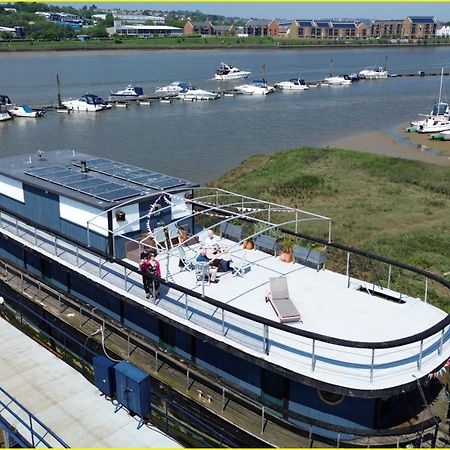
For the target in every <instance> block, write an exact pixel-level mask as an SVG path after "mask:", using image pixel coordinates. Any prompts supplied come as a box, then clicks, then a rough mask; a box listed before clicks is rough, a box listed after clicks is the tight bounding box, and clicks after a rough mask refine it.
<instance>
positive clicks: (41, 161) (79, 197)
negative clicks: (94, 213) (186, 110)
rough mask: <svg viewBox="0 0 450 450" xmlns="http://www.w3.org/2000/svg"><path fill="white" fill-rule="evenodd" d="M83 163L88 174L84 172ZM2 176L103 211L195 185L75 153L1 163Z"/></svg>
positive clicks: (61, 152) (40, 154) (43, 154)
mask: <svg viewBox="0 0 450 450" xmlns="http://www.w3.org/2000/svg"><path fill="white" fill-rule="evenodd" d="M82 162H83V164H84V163H85V166H86V170H84V171H83V170H82ZM0 175H3V176H5V177H9V178H13V179H15V180H18V181H20V182H22V183H24V184H27V185H30V186H33V187H36V188H40V189H44V190H45V191H48V192H52V193H55V194H58V195H63V196H66V197H69V198H72V199H74V200H76V201H79V202H82V203H85V204H87V205H89V206H94V207H96V208H100V209H105V210H106V209H109V208H111V207H112V206H115V205H117V204H120V203H122V202H124V201H131V203H133V201H132V199H135V200H136V202H138V201H139V199H140V198H142V197H143V196H146V195H149V194H152V193H155V194H157V193H158V192H161V191H164V192H170V191H179V190H183V189H190V188H192V187H193V186H195V185H194V184H193V183H191V182H189V181H187V180H184V179H181V178H177V177H172V176H170V175H165V174H162V173H159V172H155V171H152V170H148V169H142V168H139V167H136V166H132V165H129V164H124V163H120V162H117V161H112V160H110V159H107V158H98V157H95V156H92V155H89V154H85V153H79V152H75V151H74V150H57V151H51V152H41V151H40V152H38V153H36V154H33V155H20V156H13V157H8V158H4V159H2V164H0Z"/></svg>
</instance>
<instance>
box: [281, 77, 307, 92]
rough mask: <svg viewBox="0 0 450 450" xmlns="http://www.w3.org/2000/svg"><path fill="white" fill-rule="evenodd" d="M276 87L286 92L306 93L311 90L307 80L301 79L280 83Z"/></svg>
mask: <svg viewBox="0 0 450 450" xmlns="http://www.w3.org/2000/svg"><path fill="white" fill-rule="evenodd" d="M274 87H276V88H277V89H281V90H286V91H305V90H307V89H309V86H308V85H307V84H306V83H305V80H301V79H300V78H291V79H290V80H287V81H280V82H279V83H276V84H275V85H274Z"/></svg>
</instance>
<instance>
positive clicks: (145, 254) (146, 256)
mask: <svg viewBox="0 0 450 450" xmlns="http://www.w3.org/2000/svg"><path fill="white" fill-rule="evenodd" d="M139 258H140V261H139V270H140V271H141V272H142V274H144V273H147V272H149V266H150V249H149V248H144V250H143V251H142V252H141V254H140V256H139ZM151 281H152V280H150V279H149V278H147V277H146V276H144V275H142V284H143V285H144V291H145V294H146V295H145V297H146V298H150V292H151Z"/></svg>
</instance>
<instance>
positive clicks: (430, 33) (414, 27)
mask: <svg viewBox="0 0 450 450" xmlns="http://www.w3.org/2000/svg"><path fill="white" fill-rule="evenodd" d="M436 30H437V21H436V19H435V18H434V17H431V16H408V17H406V19H405V20H404V21H403V28H402V37H403V38H407V39H423V38H431V37H434V36H436Z"/></svg>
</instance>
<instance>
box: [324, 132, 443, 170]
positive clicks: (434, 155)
mask: <svg viewBox="0 0 450 450" xmlns="http://www.w3.org/2000/svg"><path fill="white" fill-rule="evenodd" d="M406 126H407V125H405V126H404V127H401V128H399V129H398V130H397V132H398V133H399V137H400V138H401V140H400V139H396V138H394V137H392V136H389V135H387V134H384V133H381V132H379V131H367V132H363V133H361V134H358V135H353V136H349V137H346V138H344V139H338V140H336V141H332V142H331V143H330V144H329V145H328V146H329V147H330V148H342V149H346V150H355V151H361V152H365V153H373V154H377V155H386V156H394V157H397V158H405V159H412V160H416V161H424V162H429V163H432V164H438V165H442V166H450V141H432V140H431V139H430V135H427V134H419V133H408V132H406V131H404V130H405V129H406ZM401 141H403V142H401Z"/></svg>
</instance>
